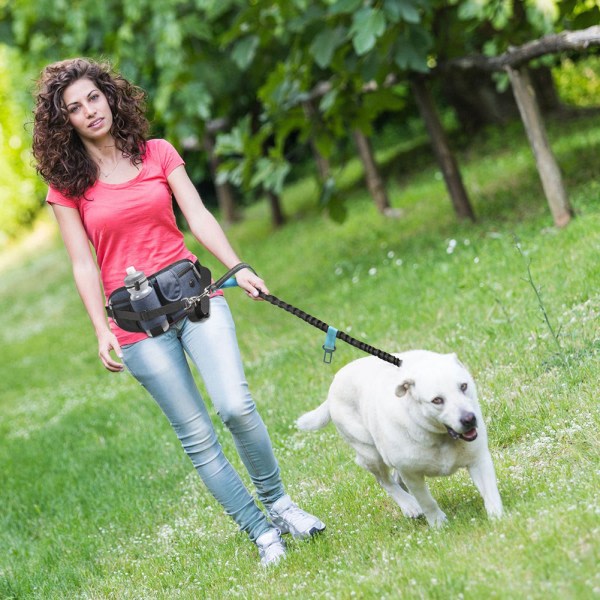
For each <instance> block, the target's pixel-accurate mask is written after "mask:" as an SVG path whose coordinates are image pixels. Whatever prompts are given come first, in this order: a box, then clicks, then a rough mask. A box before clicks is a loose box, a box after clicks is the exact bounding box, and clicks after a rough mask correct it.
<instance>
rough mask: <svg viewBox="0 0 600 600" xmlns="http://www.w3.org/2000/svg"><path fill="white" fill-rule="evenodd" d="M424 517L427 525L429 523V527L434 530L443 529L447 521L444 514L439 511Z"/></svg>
mask: <svg viewBox="0 0 600 600" xmlns="http://www.w3.org/2000/svg"><path fill="white" fill-rule="evenodd" d="M426 517H427V523H429V526H430V527H433V528H435V529H439V528H440V527H443V526H444V524H445V523H446V521H447V518H446V515H445V513H443V512H442V511H441V510H439V509H438V511H437V512H436V513H434V514H433V515H426Z"/></svg>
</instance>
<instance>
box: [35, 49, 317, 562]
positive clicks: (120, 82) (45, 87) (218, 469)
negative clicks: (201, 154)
mask: <svg viewBox="0 0 600 600" xmlns="http://www.w3.org/2000/svg"><path fill="white" fill-rule="evenodd" d="M38 83H39V85H38V93H37V97H36V106H35V109H34V135H33V155H34V157H35V159H36V162H37V170H38V172H39V173H40V175H41V177H42V178H43V179H44V180H45V181H46V183H47V184H48V186H49V190H48V196H47V201H48V203H49V204H50V205H51V206H52V209H53V211H54V214H55V215H56V219H57V221H58V225H59V228H60V232H61V235H62V238H63V241H64V244H65V246H66V249H67V252H68V255H69V257H70V259H71V262H72V267H73V275H74V279H75V283H76V286H77V289H78V291H79V294H80V296H81V299H82V301H83V303H84V305H85V308H86V310H87V312H88V314H89V317H90V319H91V321H92V324H93V327H94V330H95V332H96V336H97V338H98V354H99V356H100V360H101V361H102V364H103V365H104V366H105V367H106V369H108V370H109V371H113V372H118V371H121V370H123V368H124V365H125V366H126V367H127V370H129V371H130V372H131V373H132V374H133V376H134V377H135V378H136V379H137V380H138V381H139V382H140V383H141V385H142V386H143V387H145V388H146V389H147V390H148V392H149V393H150V394H151V395H152V396H153V397H154V399H155V400H156V402H157V403H158V404H159V405H160V407H161V409H162V410H163V412H164V413H165V415H166V416H167V418H168V419H169V421H170V423H171V425H172V427H173V429H174V430H175V432H176V433H177V436H178V437H179V440H180V441H181V443H182V445H183V447H184V449H185V451H186V452H187V454H188V456H189V457H190V458H191V460H192V462H193V464H194V466H195V467H196V470H197V471H198V473H199V474H200V477H201V478H202V479H203V481H204V483H205V484H206V486H207V487H208V489H209V490H210V491H211V493H212V494H213V495H214V496H215V498H216V499H217V500H218V501H219V502H220V503H221V505H222V506H223V508H224V509H225V511H226V513H227V514H229V515H230V516H231V517H232V518H233V519H234V520H235V521H236V523H237V524H238V525H239V527H240V529H242V530H243V531H245V532H247V533H248V535H249V536H250V539H251V540H252V541H253V542H255V543H256V545H257V546H258V549H259V554H260V558H261V563H262V564H263V565H268V564H272V563H276V562H277V561H278V560H279V559H280V558H281V557H283V556H284V554H285V545H284V543H283V541H282V539H281V537H280V534H282V533H291V534H292V535H293V536H294V537H295V538H308V537H311V536H312V535H315V534H316V533H318V532H320V531H323V530H324V529H325V525H324V524H323V523H322V522H321V521H320V520H319V519H317V518H316V517H314V516H312V515H310V514H308V513H306V512H304V511H303V510H301V509H300V508H298V507H297V506H296V505H295V504H294V503H293V502H292V501H291V499H290V498H289V496H288V495H287V494H286V493H285V491H284V488H283V484H282V482H281V478H280V473H279V467H278V464H277V461H276V459H275V456H274V454H273V450H272V446H271V441H270V439H269V435H268V433H267V430H266V428H265V425H264V423H263V421H262V419H261V417H260V415H259V414H258V412H257V410H256V406H255V404H254V402H253V400H252V398H251V396H250V393H249V391H248V385H247V383H246V380H245V376H244V371H243V367H242V363H241V358H240V353H239V349H238V344H237V340H236V337H235V329H234V325H233V321H232V317H231V313H230V311H229V308H228V306H227V303H226V301H225V298H224V297H223V295H222V294H221V295H218V294H217V295H215V296H213V297H212V298H211V300H210V304H211V306H210V309H211V310H210V312H211V316H210V317H209V318H208V319H206V320H204V321H201V322H192V321H190V320H189V319H188V318H185V319H183V320H180V321H178V322H177V323H175V324H173V325H172V326H171V327H170V328H169V329H168V331H166V332H165V333H163V334H161V335H159V336H156V337H148V336H147V335H146V334H145V333H138V332H129V331H124V330H123V329H121V328H119V327H118V326H117V324H116V323H115V322H114V321H113V320H112V319H110V320H109V322H107V318H106V314H105V308H104V307H105V301H106V298H108V297H109V296H110V294H111V293H112V292H113V290H115V289H116V288H118V287H121V286H123V280H124V277H125V273H126V269H127V267H129V266H135V268H136V269H139V270H141V271H143V272H144V273H145V274H147V275H150V274H152V273H156V272H157V271H159V270H161V269H163V268H165V267H167V266H168V265H170V264H172V263H174V262H175V261H178V260H181V259H189V260H191V261H192V262H194V261H195V260H196V257H195V256H194V255H193V254H192V252H190V251H189V250H188V249H187V248H186V246H185V243H184V238H183V234H182V233H181V231H180V230H179V229H178V228H177V225H176V221H175V216H174V213H173V209H172V194H173V195H174V196H175V199H176V201H177V204H178V205H179V208H180V209H181V212H182V213H183V215H184V216H185V218H186V220H187V222H188V225H189V228H190V231H191V232H192V233H193V235H194V236H195V237H196V238H197V239H198V241H199V242H200V243H201V244H202V245H203V246H204V247H205V248H206V249H208V250H209V251H210V252H211V253H212V254H214V256H215V257H216V258H218V259H219V260H220V261H221V262H222V263H223V264H224V265H225V267H226V268H231V267H233V266H235V265H238V264H239V263H240V259H239V258H238V257H237V256H236V254H235V252H234V250H233V249H232V247H231V245H230V244H229V242H228V240H227V238H226V236H225V234H224V232H223V230H222V229H221V227H220V226H219V224H218V222H217V221H216V219H215V218H214V217H213V216H212V215H211V213H210V212H209V211H208V210H207V209H206V207H205V206H204V204H203V203H202V200H201V199H200V196H199V195H198V192H197V191H196V188H195V187H194V185H193V184H192V182H191V181H190V179H189V177H188V175H187V173H186V170H185V166H184V162H183V160H182V159H181V157H180V156H179V155H178V154H177V152H176V151H175V149H174V148H173V146H171V145H170V144H169V143H168V142H167V141H165V140H159V139H153V140H148V139H147V137H146V136H147V132H148V122H147V120H146V117H145V115H144V104H143V100H144V94H143V92H142V90H140V89H139V88H137V87H136V86H134V85H132V84H131V83H129V82H128V81H127V80H126V79H124V78H123V77H122V76H120V75H119V74H116V73H114V72H113V71H112V70H111V68H110V66H109V65H107V64H103V63H98V62H94V61H90V60H86V59H81V58H76V59H73V60H66V61H61V62H58V63H54V64H51V65H49V66H48V67H46V68H45V69H44V71H43V72H42V75H41V77H40V80H39V82H38ZM89 242H91V244H92V246H93V247H94V250H95V256H96V258H94V254H93V253H92V251H91V249H90V245H89ZM98 268H99V269H100V278H99V277H98ZM236 280H237V283H238V285H239V286H240V287H241V288H242V289H244V290H245V291H246V293H247V294H248V295H249V296H250V297H252V298H255V299H258V290H263V291H264V292H265V293H268V290H267V287H266V286H265V283H264V281H263V280H262V279H261V278H260V277H258V276H257V275H255V274H254V273H253V272H251V271H250V270H249V269H243V270H241V271H239V272H238V273H237V274H236ZM113 354H116V357H117V358H118V359H122V361H123V362H120V361H119V360H117V359H116V358H115V357H114V356H113ZM186 354H187V356H189V357H190V358H191V360H192V361H193V363H194V364H195V366H196V367H197V368H198V370H199V372H200V374H201V376H202V378H203V380H204V383H205V385H206V389H207V391H208V393H209V395H210V396H211V400H212V402H213V404H214V406H215V408H216V410H217V412H218V413H219V415H220V417H221V418H222V420H223V422H224V423H225V425H226V426H227V427H228V428H229V430H230V431H231V433H232V435H233V439H234V440H235V444H236V447H237V450H238V452H239V453H240V456H241V458H242V461H243V463H244V465H245V467H246V469H247V470H248V473H249V474H250V478H251V480H252V482H253V484H254V486H255V487H256V491H257V495H258V498H259V499H260V501H261V503H262V504H263V506H264V507H265V508H266V511H267V515H268V516H267V515H266V514H265V513H264V512H263V511H262V510H261V509H260V508H259V507H258V506H257V505H256V503H255V502H254V500H253V499H252V496H251V495H250V493H249V492H248V490H247V489H246V488H245V486H244V485H243V483H242V481H241V479H240V477H239V476H238V474H237V473H236V471H235V470H234V469H233V467H232V466H231V464H230V463H229V462H228V461H227V459H226V458H225V456H224V455H223V452H222V449H221V446H220V444H219V442H218V440H217V438H216V435H215V431H214V429H213V427H212V424H211V420H210V417H209V415H208V413H207V411H206V408H205V406H204V403H203V400H202V398H201V396H200V393H199V391H198V388H197V386H196V385H195V383H194V379H193V377H192V373H191V372H190V369H189V367H188V362H187V359H186Z"/></svg>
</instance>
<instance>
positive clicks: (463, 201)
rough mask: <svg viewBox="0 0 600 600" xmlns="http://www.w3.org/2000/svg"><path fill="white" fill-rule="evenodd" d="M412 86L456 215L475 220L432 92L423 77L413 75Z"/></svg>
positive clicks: (460, 217)
mask: <svg viewBox="0 0 600 600" xmlns="http://www.w3.org/2000/svg"><path fill="white" fill-rule="evenodd" d="M410 86H411V89H412V92H413V94H414V97H415V101H416V103H417V106H418V107H419V112H420V113H421V117H423V120H424V121H425V126H426V127H427V132H428V133H429V138H430V140H431V145H432V147H433V152H434V154H435V156H436V158H437V161H438V164H439V165H440V169H441V170H442V175H443V176H444V182H445V183H446V189H447V190H448V193H449V194H450V200H451V201H452V206H454V211H455V212H456V216H457V217H458V218H459V219H470V220H471V221H474V220H475V213H474V212H473V208H472V207H471V203H470V202H469V197H468V196H467V191H466V190H465V186H464V184H463V180H462V177H461V175H460V171H459V169H458V164H457V162H456V159H455V158H454V154H452V150H450V144H449V143H448V138H447V137H446V132H445V131H444V128H443V127H442V123H441V122H440V119H439V117H438V114H437V112H436V110H435V106H434V104H433V99H432V98H431V93H430V91H429V89H428V88H427V86H426V85H425V81H424V80H423V78H422V77H418V76H415V77H411V79H410Z"/></svg>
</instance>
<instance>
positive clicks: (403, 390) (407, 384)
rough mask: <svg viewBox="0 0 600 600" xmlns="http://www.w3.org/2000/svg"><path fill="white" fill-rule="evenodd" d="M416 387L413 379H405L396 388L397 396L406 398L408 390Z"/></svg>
mask: <svg viewBox="0 0 600 600" xmlns="http://www.w3.org/2000/svg"><path fill="white" fill-rule="evenodd" d="M414 385H415V382H414V381H413V380H412V379H405V380H404V381H403V382H402V383H401V384H400V385H399V386H397V387H396V396H398V398H402V397H403V396H406V394H407V393H408V390H409V389H410V388H411V387H413V386H414Z"/></svg>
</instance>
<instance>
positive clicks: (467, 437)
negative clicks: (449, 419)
mask: <svg viewBox="0 0 600 600" xmlns="http://www.w3.org/2000/svg"><path fill="white" fill-rule="evenodd" d="M446 429H447V430H448V433H449V434H450V437H451V438H452V439H453V440H464V441H465V442H472V441H473V440H475V439H476V438H477V427H473V429H469V431H465V432H464V433H458V432H457V431H454V429H452V427H448V425H446Z"/></svg>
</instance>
